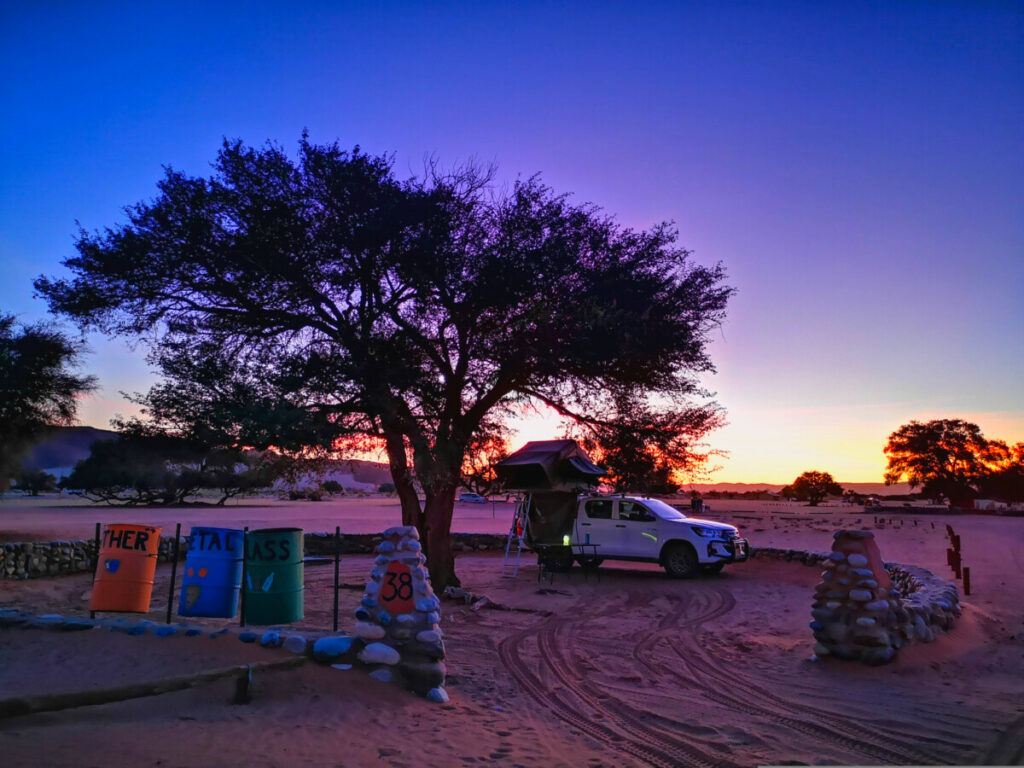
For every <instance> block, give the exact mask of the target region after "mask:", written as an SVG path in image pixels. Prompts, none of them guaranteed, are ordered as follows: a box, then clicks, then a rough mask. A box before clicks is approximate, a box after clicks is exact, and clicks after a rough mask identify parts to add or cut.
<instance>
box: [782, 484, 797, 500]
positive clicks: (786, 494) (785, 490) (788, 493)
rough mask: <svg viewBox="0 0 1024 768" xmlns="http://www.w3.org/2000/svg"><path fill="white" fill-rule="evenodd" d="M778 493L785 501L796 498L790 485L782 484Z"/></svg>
mask: <svg viewBox="0 0 1024 768" xmlns="http://www.w3.org/2000/svg"><path fill="white" fill-rule="evenodd" d="M779 495H780V496H781V497H782V498H784V499H786V500H787V501H793V500H794V499H796V491H794V490H793V486H792V485H784V486H782V489H781V490H780V491H779Z"/></svg>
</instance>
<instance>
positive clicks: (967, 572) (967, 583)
mask: <svg viewBox="0 0 1024 768" xmlns="http://www.w3.org/2000/svg"><path fill="white" fill-rule="evenodd" d="M964 594H965V595H969V594H971V569H970V568H968V567H964Z"/></svg>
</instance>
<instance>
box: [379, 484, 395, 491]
mask: <svg viewBox="0 0 1024 768" xmlns="http://www.w3.org/2000/svg"><path fill="white" fill-rule="evenodd" d="M394 492H395V484H394V483H381V484H380V485H378V486H377V493H394Z"/></svg>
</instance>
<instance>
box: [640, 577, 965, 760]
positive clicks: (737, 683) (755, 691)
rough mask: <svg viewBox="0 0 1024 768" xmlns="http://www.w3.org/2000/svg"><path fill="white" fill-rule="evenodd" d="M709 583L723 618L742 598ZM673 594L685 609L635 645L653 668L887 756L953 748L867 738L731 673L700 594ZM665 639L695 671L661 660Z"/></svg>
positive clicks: (828, 738) (720, 698)
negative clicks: (712, 647)
mask: <svg viewBox="0 0 1024 768" xmlns="http://www.w3.org/2000/svg"><path fill="white" fill-rule="evenodd" d="M706 586H707V587H708V589H707V592H710V593H712V594H714V595H715V598H714V599H716V600H717V601H718V602H719V603H720V608H718V609H717V610H711V611H708V612H707V613H708V616H709V617H710V618H717V617H718V616H721V615H724V614H725V613H727V612H728V611H729V610H732V608H733V607H734V606H735V604H736V600H735V598H734V597H733V596H732V594H731V593H729V592H728V591H726V590H724V589H722V588H721V587H715V586H712V585H706ZM703 591H705V590H702V592H703ZM669 599H670V600H673V601H674V602H676V603H683V604H684V605H683V607H682V608H681V610H678V611H673V612H671V613H670V614H668V615H667V616H666V617H665V618H664V619H662V621H661V624H660V626H659V628H658V630H657V631H656V632H655V633H653V634H652V635H651V636H649V637H648V638H646V639H645V640H644V641H643V642H641V643H639V644H638V645H637V646H636V648H635V649H634V657H635V658H636V659H637V660H638V661H639V662H640V663H642V664H644V665H645V666H647V667H648V668H650V669H652V670H654V671H657V672H659V673H667V674H669V675H670V676H672V677H674V678H675V679H677V680H678V681H679V682H681V683H684V684H686V685H688V686H691V687H696V688H697V690H699V691H700V692H701V693H702V695H704V696H705V697H706V698H708V699H710V700H712V701H715V702H716V703H718V704H721V705H723V706H725V707H727V708H730V709H733V710H736V711H740V712H743V713H745V714H748V715H755V716H760V717H764V718H767V719H769V720H771V721H774V722H777V723H779V724H781V725H784V726H786V727H787V728H789V729H792V730H794V731H797V732H799V733H803V734H804V735H806V736H810V737H812V738H814V739H817V740H820V741H823V742H827V743H832V744H835V745H837V746H841V747H843V748H844V749H847V750H851V751H853V752H854V753H858V754H865V755H869V756H871V757H874V758H878V759H880V760H881V761H883V762H887V763H897V762H903V763H929V764H942V762H943V761H942V757H943V755H944V754H948V752H938V753H931V752H925V751H922V750H920V749H918V748H915V746H913V745H910V744H907V743H905V742H902V741H899V740H897V739H893V738H886V737H881V736H878V737H876V738H874V739H870V738H865V737H864V733H863V729H862V728H861V727H858V726H857V725H855V724H854V723H852V722H851V721H850V720H844V719H843V718H841V717H838V716H836V715H835V714H833V713H831V712H828V711H826V710H821V709H818V708H816V707H813V706H810V705H807V704H801V703H797V702H792V701H786V700H784V699H781V698H780V697H779V696H778V694H777V693H776V692H774V691H767V690H765V689H764V688H761V687H759V686H758V685H756V684H755V683H754V682H752V681H751V680H750V679H749V678H746V677H745V676H743V675H741V674H740V673H739V671H738V670H737V668H736V667H734V666H733V667H730V669H729V672H728V673H725V672H723V671H721V666H722V662H721V661H720V660H718V659H715V658H712V657H711V656H710V655H709V654H708V652H707V650H706V649H705V648H704V647H703V646H702V645H701V644H700V643H699V642H698V640H697V635H696V632H695V630H697V629H698V628H699V627H700V625H701V624H703V623H704V622H706V621H708V620H709V619H708V618H704V617H703V616H702V615H701V614H696V615H695V614H694V613H693V612H692V611H688V610H687V608H686V606H685V604H686V603H689V602H692V601H693V600H695V599H696V598H695V596H694V595H693V594H692V593H691V594H686V595H683V596H682V597H681V598H680V597H678V596H675V595H672V596H669ZM659 643H665V644H666V645H668V646H669V647H670V648H671V649H672V651H674V653H675V655H676V656H677V657H678V659H679V661H681V662H682V663H683V665H684V666H685V667H686V669H687V671H688V672H689V675H683V674H681V673H680V672H679V671H678V670H676V669H675V668H674V667H673V665H670V664H665V663H658V662H657V661H656V660H655V658H654V651H653V649H654V647H655V646H656V645H658V644H659ZM761 702H763V703H761ZM794 712H799V713H801V714H802V715H804V716H805V718H807V719H801V718H795V717H792V716H791V714H792V713H794ZM951 746H952V745H951ZM956 746H960V747H963V746H964V745H956ZM937 761H938V762H937Z"/></svg>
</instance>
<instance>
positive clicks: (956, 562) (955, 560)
mask: <svg viewBox="0 0 1024 768" xmlns="http://www.w3.org/2000/svg"><path fill="white" fill-rule="evenodd" d="M953 573H955V574H956V577H957V578H958V579H959V578H960V577H961V574H960V553H959V552H956V551H954V552H953Z"/></svg>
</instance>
